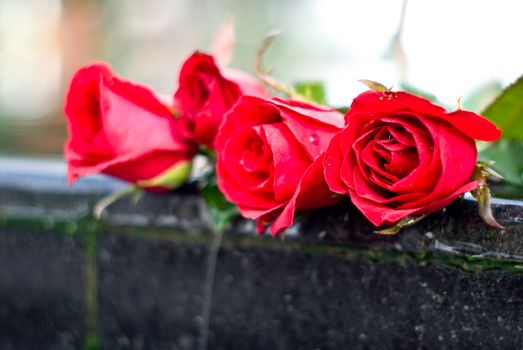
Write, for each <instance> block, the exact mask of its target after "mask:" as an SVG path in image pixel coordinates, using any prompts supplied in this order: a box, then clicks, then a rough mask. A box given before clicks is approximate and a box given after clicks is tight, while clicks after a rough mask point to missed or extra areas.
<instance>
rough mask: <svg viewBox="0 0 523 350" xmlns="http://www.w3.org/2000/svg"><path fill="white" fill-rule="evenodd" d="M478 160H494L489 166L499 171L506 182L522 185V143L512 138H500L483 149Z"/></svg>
mask: <svg viewBox="0 0 523 350" xmlns="http://www.w3.org/2000/svg"><path fill="white" fill-rule="evenodd" d="M478 158H479V159H480V160H495V161H496V162H495V163H494V164H493V165H492V166H491V167H492V168H493V169H494V170H496V171H497V172H498V173H500V174H501V175H502V176H503V178H504V179H505V181H506V182H508V183H510V184H514V185H519V186H522V185H523V143H521V142H518V141H513V140H500V141H497V142H494V143H492V144H491V145H490V147H488V148H486V149H485V150H483V151H482V152H481V153H480V154H479V156H478Z"/></svg>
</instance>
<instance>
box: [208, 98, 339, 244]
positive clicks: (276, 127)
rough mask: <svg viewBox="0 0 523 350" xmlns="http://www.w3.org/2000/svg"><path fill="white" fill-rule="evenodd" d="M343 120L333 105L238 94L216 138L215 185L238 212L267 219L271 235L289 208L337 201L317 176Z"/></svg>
mask: <svg viewBox="0 0 523 350" xmlns="http://www.w3.org/2000/svg"><path fill="white" fill-rule="evenodd" d="M343 125H344V122H343V116H342V115H341V114H340V113H338V112H337V111H335V110H330V109H326V108H323V107H318V106H313V105H309V104H305V103H301V102H296V101H291V100H286V101H284V100H280V99H277V98H275V99H272V100H265V99H261V98H256V97H250V96H244V97H242V98H241V99H240V101H239V102H238V104H236V106H235V107H234V108H233V109H232V110H231V111H230V112H229V113H228V114H227V115H226V116H225V120H224V123H223V124H222V126H221V127H220V132H219V133H218V136H217V138H216V152H217V154H218V159H217V164H216V169H217V174H218V187H219V188H220V190H221V191H222V192H223V193H224V195H225V197H226V198H227V199H228V200H229V201H230V202H233V203H235V204H237V205H238V208H239V210H240V212H241V214H242V215H243V216H244V217H247V218H250V219H258V225H257V229H258V232H259V233H262V232H263V231H265V229H266V228H267V227H268V226H269V225H270V223H271V222H272V221H274V222H273V223H272V227H271V233H272V234H273V235H277V234H278V233H280V232H281V231H283V230H285V229H286V228H287V227H289V226H291V225H292V223H293V220H294V212H295V211H298V210H306V209H313V208H319V207H323V206H327V205H331V204H334V203H336V202H337V199H336V198H335V197H336V196H333V193H332V192H331V191H329V189H328V187H327V184H326V183H325V179H324V176H323V153H324V151H325V149H326V148H327V145H328V143H329V141H330V140H331V138H332V137H333V136H334V135H335V134H336V132H338V131H339V130H340V129H341V128H342V127H343Z"/></svg>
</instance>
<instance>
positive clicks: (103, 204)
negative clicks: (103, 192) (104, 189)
mask: <svg viewBox="0 0 523 350" xmlns="http://www.w3.org/2000/svg"><path fill="white" fill-rule="evenodd" d="M140 191H141V190H140V189H139V188H137V187H135V186H130V187H127V188H125V189H123V190H121V191H118V192H113V193H111V194H109V195H107V196H105V197H103V198H102V199H100V201H98V203H96V205H95V206H94V209H93V216H94V217H95V219H97V220H100V218H101V217H102V213H103V211H104V210H105V209H106V208H107V207H108V206H110V205H111V204H113V203H114V202H116V201H117V200H119V199H121V198H123V197H127V196H130V195H132V194H135V193H138V192H140Z"/></svg>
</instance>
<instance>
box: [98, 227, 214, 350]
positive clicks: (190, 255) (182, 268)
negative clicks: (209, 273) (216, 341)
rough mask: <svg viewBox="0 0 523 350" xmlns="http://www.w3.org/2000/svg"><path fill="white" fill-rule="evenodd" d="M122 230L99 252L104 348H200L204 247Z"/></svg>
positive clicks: (108, 237)
mask: <svg viewBox="0 0 523 350" xmlns="http://www.w3.org/2000/svg"><path fill="white" fill-rule="evenodd" d="M117 231H119V232H120V233H122V234H120V233H116V234H109V235H104V236H103V237H101V241H100V249H99V252H98V335H99V339H100V346H101V348H102V349H158V350H160V349H165V350H167V349H195V348H197V345H198V344H199V343H198V335H199V325H200V323H201V314H202V301H203V297H202V295H203V286H204V279H205V270H206V258H207V250H206V248H205V246H202V245H197V244H190V243H174V242H171V241H168V240H163V239H156V240H151V239H148V238H143V237H135V236H127V235H125V230H117Z"/></svg>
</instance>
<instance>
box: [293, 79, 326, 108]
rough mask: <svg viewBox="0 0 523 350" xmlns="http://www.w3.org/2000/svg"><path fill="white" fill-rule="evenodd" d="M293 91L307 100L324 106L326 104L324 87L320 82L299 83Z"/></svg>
mask: <svg viewBox="0 0 523 350" xmlns="http://www.w3.org/2000/svg"><path fill="white" fill-rule="evenodd" d="M294 90H295V91H296V93H298V94H299V95H301V96H303V97H305V98H306V99H307V100H309V101H312V102H315V103H318V104H321V105H324V104H326V103H327V99H326V97H325V86H324V85H323V83H321V82H317V81H307V82H299V83H296V84H295V85H294Z"/></svg>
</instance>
